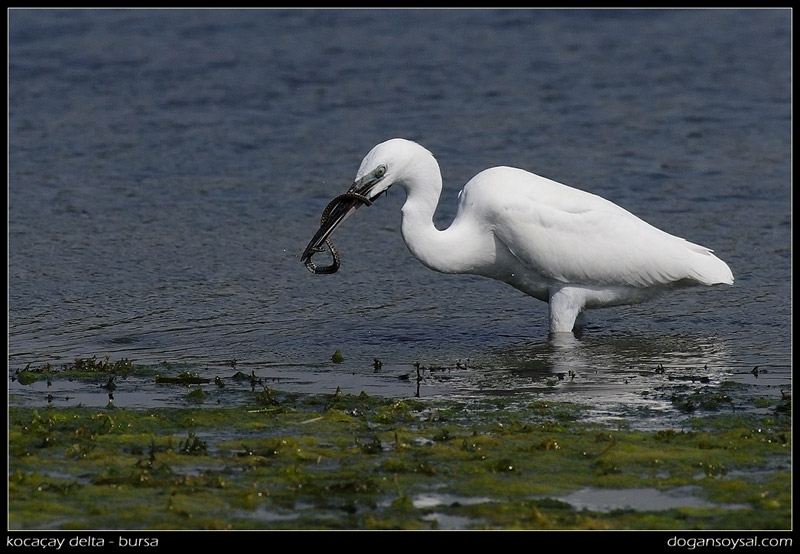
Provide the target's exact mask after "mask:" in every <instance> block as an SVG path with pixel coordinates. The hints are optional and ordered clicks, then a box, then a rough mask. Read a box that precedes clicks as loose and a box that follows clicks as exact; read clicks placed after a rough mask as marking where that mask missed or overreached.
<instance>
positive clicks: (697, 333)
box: [8, 9, 792, 411]
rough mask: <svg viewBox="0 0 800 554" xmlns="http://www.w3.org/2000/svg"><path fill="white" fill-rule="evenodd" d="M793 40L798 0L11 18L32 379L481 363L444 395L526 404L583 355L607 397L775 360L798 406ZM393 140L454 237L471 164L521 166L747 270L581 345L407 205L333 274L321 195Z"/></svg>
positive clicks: (17, 298) (18, 282)
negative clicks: (439, 177)
mask: <svg viewBox="0 0 800 554" xmlns="http://www.w3.org/2000/svg"><path fill="white" fill-rule="evenodd" d="M790 53H791V14H790V12H789V11H788V10H777V9H775V10H746V11H745V10H666V11H661V10H643V11H627V10H607V11H587V10H563V11H562V10H230V11H229V10H21V9H14V10H11V11H10V12H9V141H10V146H9V185H8V187H9V188H8V201H9V213H8V231H9V240H8V246H9V255H8V277H9V289H8V323H9V334H8V339H9V347H8V359H9V372H10V375H13V374H14V372H15V371H16V370H18V369H20V368H23V367H25V366H26V365H27V364H32V365H33V366H37V365H41V364H44V363H51V364H54V365H58V364H62V363H68V362H70V361H71V360H72V359H73V358H75V357H86V356H92V355H97V356H98V357H102V356H106V355H108V356H110V357H111V358H112V359H113V360H116V359H119V358H123V357H124V358H129V359H132V360H134V362H136V363H143V364H156V363H160V362H164V361H168V362H170V363H177V364H189V365H193V366H195V367H198V368H201V369H207V370H208V371H212V372H213V371H222V370H221V369H220V368H224V367H226V366H225V364H226V361H227V360H231V359H236V360H237V364H238V365H237V367H238V368H239V369H242V370H244V371H246V372H248V373H249V372H250V371H254V372H255V373H256V374H258V375H261V376H264V377H273V378H275V379H280V380H281V382H282V383H283V384H284V385H286V386H294V387H297V388H302V389H303V390H312V391H316V392H330V391H332V390H335V388H336V387H337V386H341V387H342V388H343V390H353V391H356V392H357V391H359V390H366V391H369V392H380V393H383V394H388V395H396V396H407V395H410V394H413V393H414V392H415V391H414V386H413V385H414V383H413V380H411V381H407V380H403V379H399V378H398V375H400V376H402V374H404V373H407V372H408V371H409V369H410V368H411V367H412V364H413V363H414V362H420V363H422V364H439V365H444V366H448V367H456V366H460V365H461V364H462V361H464V360H466V359H469V360H470V362H469V364H471V367H476V368H477V367H481V368H483V370H480V371H479V370H476V371H470V372H466V373H461V374H458V375H460V376H461V377H459V378H458V379H455V378H454V380H453V381H450V382H449V381H447V380H442V379H439V380H436V379H433V378H431V379H428V380H427V381H425V383H424V386H427V387H430V388H429V389H428V390H429V391H430V392H431V393H441V394H446V393H453V392H454V391H455V390H459V391H465V390H466V391H476V390H480V391H484V392H486V391H488V393H489V394H495V393H496V394H510V393H513V391H517V390H526V389H537V387H539V386H540V385H541V379H542V378H544V377H541V376H542V375H547V374H550V375H552V374H558V373H559V372H564V371H569V370H570V369H573V370H577V373H578V375H579V378H577V379H575V380H574V381H572V382H570V381H568V380H567V381H564V382H559V383H557V385H556V386H555V387H553V386H550V387H549V388H548V389H546V390H552V391H554V392H555V393H556V394H558V393H561V394H562V395H563V397H564V398H567V399H569V398H572V397H571V396H570V395H578V396H579V397H580V399H581V400H582V401H586V400H587V398H588V399H589V401H591V402H594V403H595V404H596V405H597V409H598V410H599V411H603V410H604V409H605V408H604V406H605V404H604V403H605V402H606V401H609V402H610V401H612V400H617V401H619V400H620V398H623V396H622V392H621V390H622V389H624V386H623V385H624V384H626V383H629V382H630V379H629V377H631V375H630V374H627V373H626V372H627V371H630V370H631V369H634V370H635V369H639V368H652V367H655V366H656V365H657V364H659V363H660V364H663V365H664V366H665V367H668V368H673V369H675V370H676V371H678V370H680V369H681V368H685V367H689V366H691V367H703V366H704V365H705V366H707V367H708V368H709V369H708V371H710V372H713V378H714V379H715V380H716V381H717V382H720V381H723V380H726V379H731V378H733V379H739V380H741V381H742V382H748V383H751V384H752V383H753V382H754V381H753V379H751V378H749V377H747V376H749V375H750V373H749V372H750V370H751V369H752V367H753V366H756V365H758V366H759V367H760V368H761V377H760V378H759V379H760V380H758V381H757V383H758V384H759V385H761V386H763V387H765V388H764V389H763V390H760V391H759V392H762V393H763V394H766V395H776V394H779V389H781V388H783V389H784V390H787V388H788V387H789V385H790V379H791V375H790V373H791V354H790V352H791V238H790V236H791V223H792V220H791V206H790V198H791V148H790V144H791V138H790V137H791V125H790V124H791V54H790ZM395 136H402V137H406V138H410V139H413V140H416V141H418V142H420V143H422V144H423V145H424V146H426V147H427V148H428V149H429V150H431V151H432V152H433V153H434V155H435V156H436V157H437V159H438V161H439V163H440V165H441V167H442V173H443V176H444V181H445V185H444V191H443V195H442V203H441V206H440V208H439V211H438V212H437V218H436V220H437V224H438V225H440V226H446V225H447V224H449V222H450V220H451V219H452V217H453V216H454V210H455V206H456V196H457V193H458V190H460V188H461V186H462V185H463V184H464V183H465V182H466V181H467V180H468V179H469V178H470V177H471V176H472V175H474V174H475V173H477V172H478V171H480V170H482V169H484V168H486V167H490V166H493V165H501V164H502V165H513V166H518V167H522V168H525V169H528V170H530V171H533V172H535V173H538V174H540V175H543V176H546V177H549V178H552V179H555V180H558V181H561V182H564V183H566V184H569V185H572V186H576V187H578V188H583V189H584V190H588V191H591V192H594V193H597V194H600V195H602V196H604V197H606V198H609V199H611V200H613V201H614V202H616V203H618V204H620V205H622V206H623V207H625V208H626V209H628V210H630V211H632V212H634V213H636V214H637V215H639V216H640V217H642V218H643V219H645V220H647V221H649V222H650V223H652V224H654V225H656V226H657V227H660V228H663V229H664V230H666V231H668V232H670V233H673V234H676V235H679V236H683V237H685V238H687V239H689V240H691V241H693V242H697V243H699V244H702V245H705V246H708V247H710V248H713V249H714V250H715V251H716V252H717V254H718V255H719V256H720V257H721V258H722V259H723V260H725V261H726V262H728V264H729V265H730V266H731V268H732V270H733V273H734V275H735V278H736V284H735V285H734V286H733V287H717V288H711V289H704V290H692V291H682V292H679V293H676V294H674V295H669V296H664V297H662V298H659V299H658V300H656V301H654V302H651V303H648V304H643V305H640V306H633V307H622V308H614V309H608V310H602V311H595V312H590V313H589V319H588V321H589V326H588V328H587V329H586V332H585V334H584V335H583V337H581V339H580V341H579V342H578V345H577V347H575V348H571V349H566V350H564V349H562V348H560V347H559V346H557V345H553V344H551V343H550V342H549V341H548V338H547V307H546V305H545V304H543V303H541V302H538V301H536V300H533V299H530V298H527V297H524V296H523V295H521V293H519V292H517V291H515V290H514V289H512V288H510V287H508V286H506V285H503V284H500V283H496V282H493V281H490V280H486V279H481V278H478V277H471V276H453V275H441V274H437V273H434V272H432V271H430V270H428V269H426V268H424V267H423V266H422V265H421V264H419V263H418V262H417V261H416V260H415V259H414V258H413V257H412V256H411V254H410V253H409V252H408V250H407V249H406V247H405V245H404V244H403V241H402V238H401V237H400V233H399V224H400V213H399V208H400V206H401V205H402V202H403V198H402V192H400V191H392V194H390V195H389V196H388V197H387V198H385V199H381V200H380V201H379V202H378V203H376V204H375V205H374V206H372V207H369V208H363V209H361V210H359V212H358V213H357V214H356V216H354V217H353V218H351V219H350V220H349V221H348V222H347V224H346V225H345V226H343V227H342V228H341V229H340V230H338V231H337V235H336V236H337V241H336V242H337V246H338V248H339V250H340V252H341V254H342V259H343V265H342V268H341V270H340V271H339V272H338V273H337V274H335V275H332V276H314V275H311V274H310V273H309V272H307V271H306V269H305V268H304V267H303V265H302V264H301V263H300V261H299V254H300V253H301V252H302V250H303V248H304V247H305V245H306V243H307V241H308V240H309V239H310V238H311V236H312V235H313V233H314V232H315V231H316V229H317V226H318V222H319V216H320V214H321V212H322V210H323V208H324V207H325V205H326V204H327V202H328V201H329V200H330V199H331V198H333V197H334V196H336V195H337V194H339V193H341V192H343V191H344V190H346V189H347V187H348V186H349V184H350V183H351V182H352V180H353V177H354V175H355V171H356V169H357V168H358V165H359V164H360V161H361V158H362V157H363V156H364V155H365V154H366V153H367V152H368V151H369V150H370V148H371V147H372V146H373V145H374V144H376V143H378V142H381V141H383V140H386V139H388V138H392V137H395ZM335 349H340V350H341V351H342V353H343V355H344V356H345V362H344V363H343V364H341V365H335V364H331V363H330V358H331V354H332V353H333V351H334V350H335ZM376 357H377V358H379V359H381V360H382V361H383V364H384V365H383V369H382V370H381V372H375V371H374V369H373V359H374V358H376ZM737 376H739V377H737ZM741 376H744V377H741ZM581 379H583V381H581ZM634 381H635V380H634ZM581 383H584V384H586V383H590V384H592V385H593V386H583V387H582V386H581ZM657 384H658V383H655V382H653V381H648V382H647V383H646V384H645V385H644V386H645V388H646V387H652V386H656V385H657ZM10 386H11V387H12V392H13V393H14V394H15V396H14V398H17V399H19V398H22V399H23V401H30V402H34V401H36V399H37V398H38V399H41V397H42V396H43V392H42V391H38V392H36V393H35V394H30V395H29V396H27V397H26V396H25V395H24V392H25V391H30V390H31V389H30V388H28V389H25V388H23V387H21V386H19V385H18V384H17V383H16V382H11V385H10ZM570 387H572V388H570ZM640 390H641V386H640V385H638V384H635V386H633V387H632V389H631V391H630V394H631V395H632V397H637V396H636V394H635V393H636V392H637V391H640ZM20 395H21V396H20ZM37 395H38V396H37ZM117 397H118V402H119V401H120V400H119V399H122V398H124V392H123V391H120V392H119V393H118V395H117ZM73 398H74V395H73ZM151 398H152V396H151ZM26 399H27V400H26ZM623 400H624V398H623ZM84 401H85V400H84ZM102 402H103V403H104V402H105V399H103V400H102Z"/></svg>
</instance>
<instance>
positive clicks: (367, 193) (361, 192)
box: [300, 165, 386, 263]
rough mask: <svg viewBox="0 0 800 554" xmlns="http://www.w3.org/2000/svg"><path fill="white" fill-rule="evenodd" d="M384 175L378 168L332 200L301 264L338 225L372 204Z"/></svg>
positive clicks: (382, 169) (309, 257) (306, 260)
mask: <svg viewBox="0 0 800 554" xmlns="http://www.w3.org/2000/svg"><path fill="white" fill-rule="evenodd" d="M385 174H386V166H384V165H381V166H378V168H377V169H375V170H374V171H372V172H371V173H368V174H367V175H364V176H363V177H362V178H361V179H359V180H357V181H356V182H354V183H353V185H352V186H351V187H350V188H349V189H348V190H347V192H346V193H345V194H342V195H339V196H337V197H336V198H334V199H333V200H332V201H331V203H330V204H328V207H327V208H325V212H324V213H323V216H322V223H321V224H320V227H319V230H318V231H317V232H316V234H315V235H314V238H312V239H311V242H309V243H308V246H306V249H305V250H303V254H302V256H300V260H301V261H302V262H303V263H306V262H308V261H309V260H310V259H311V256H313V255H314V254H316V253H317V252H320V251H321V250H322V245H323V244H324V243H325V241H326V240H327V239H328V238H329V237H330V236H331V234H332V233H333V232H334V231H335V230H336V228H337V227H339V225H341V224H342V223H344V222H345V220H347V218H348V217H350V216H351V215H353V213H354V212H355V211H356V210H357V209H358V208H360V207H361V206H362V205H364V204H366V205H367V206H369V205H371V204H372V201H373V200H374V199H375V198H377V197H378V195H379V194H380V193H381V192H384V191H378V192H377V193H375V194H371V192H372V189H373V188H375V185H377V184H378V183H379V182H380V181H381V180H382V179H383V176H384V175H385Z"/></svg>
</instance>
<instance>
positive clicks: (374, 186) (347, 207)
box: [301, 139, 441, 263]
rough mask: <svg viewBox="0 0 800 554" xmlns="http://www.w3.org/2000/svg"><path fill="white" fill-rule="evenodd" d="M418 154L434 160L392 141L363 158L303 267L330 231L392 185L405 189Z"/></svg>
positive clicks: (409, 144) (408, 145)
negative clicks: (399, 185)
mask: <svg viewBox="0 0 800 554" xmlns="http://www.w3.org/2000/svg"><path fill="white" fill-rule="evenodd" d="M421 151H422V152H425V153H427V154H428V156H429V157H430V159H431V160H433V156H432V155H431V154H430V152H428V151H427V150H425V149H424V148H422V147H421V146H420V145H418V144H416V143H415V142H411V141H409V140H405V139H391V140H388V141H386V142H383V143H381V144H378V145H377V146H375V147H374V148H373V149H372V150H371V151H370V152H369V154H367V155H366V157H364V160H363V161H362V162H361V166H360V167H359V169H358V172H357V173H356V179H355V181H354V182H353V184H352V185H351V186H350V188H349V189H348V190H347V192H346V193H344V194H341V195H339V196H337V197H336V198H334V199H333V200H332V201H331V203H330V204H328V207H327V208H326V209H325V216H324V217H323V221H322V223H321V225H320V228H319V230H318V231H317V233H316V234H315V235H314V238H312V239H311V242H309V243H308V246H307V247H306V249H305V251H303V254H302V256H301V260H302V261H303V262H304V263H305V262H307V261H309V260H310V259H311V256H313V255H314V253H316V252H320V251H321V249H322V244H323V243H324V242H325V241H326V240H327V239H328V238H329V237H330V236H331V234H332V233H333V231H334V230H336V228H337V227H339V226H340V225H341V224H342V223H344V222H345V220H347V218H348V217H350V216H351V215H352V214H353V213H354V212H355V211H356V210H357V209H358V208H360V207H361V206H363V205H365V204H366V205H368V206H369V205H371V204H372V202H373V201H375V200H376V199H377V198H378V197H379V196H380V195H381V194H382V193H384V192H386V191H387V190H389V187H391V186H392V185H393V184H395V183H400V184H401V185H404V183H405V181H406V177H407V176H408V175H409V174H410V173H411V172H413V170H414V167H415V160H418V158H417V157H418V156H419V154H420V152H421ZM434 165H435V162H434ZM437 171H438V167H437ZM440 179H441V177H440Z"/></svg>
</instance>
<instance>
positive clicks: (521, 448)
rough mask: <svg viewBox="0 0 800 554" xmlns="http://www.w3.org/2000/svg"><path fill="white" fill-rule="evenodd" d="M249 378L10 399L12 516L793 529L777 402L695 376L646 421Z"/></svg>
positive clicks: (157, 521)
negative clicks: (685, 498) (633, 500)
mask: <svg viewBox="0 0 800 554" xmlns="http://www.w3.org/2000/svg"><path fill="white" fill-rule="evenodd" d="M95 365H97V364H95ZM253 385H254V386H253V390H252V392H251V393H250V397H249V398H250V402H249V403H248V404H247V405H244V406H238V407H219V406H216V407H208V406H203V405H202V397H201V398H198V399H196V401H192V402H190V403H189V404H188V405H187V407H181V408H170V409H166V408H160V409H119V408H113V407H107V408H106V409H91V408H82V407H66V408H65V407H58V408H57V407H54V406H48V407H46V408H41V409H31V408H18V407H12V408H10V409H9V464H10V466H9V525H10V527H11V528H12V529H42V528H50V529H100V528H102V529H429V528H436V527H437V526H438V525H439V522H440V520H442V518H445V517H446V518H450V520H453V521H459V522H460V526H462V527H464V528H474V529H491V528H493V529H743V528H747V529H788V528H790V526H791V495H790V492H789V491H790V490H791V486H790V485H791V474H790V473H791V472H790V471H789V466H790V463H791V425H790V413H788V411H787V410H786V409H785V406H784V404H782V403H781V404H778V405H775V404H772V405H769V406H767V405H765V402H764V400H763V399H759V400H758V402H759V406H758V407H759V409H761V410H762V411H764V410H766V411H764V415H759V416H753V415H752V414H749V415H744V414H742V413H741V412H739V411H735V410H726V409H725V407H726V406H727V405H729V402H728V401H727V400H725V398H724V396H716V395H717V394H718V393H719V391H709V390H706V389H704V388H702V387H701V388H693V389H686V390H685V391H684V392H680V394H683V395H684V398H683V399H681V398H676V401H677V403H676V409H679V410H683V408H682V407H681V406H683V405H684V403H683V402H684V400H686V401H690V402H691V403H692V405H693V409H692V410H691V412H690V415H689V416H688V417H689V418H690V419H689V420H688V424H686V425H684V426H682V427H681V428H680V429H673V428H668V429H661V430H656V431H641V430H630V429H627V428H626V426H625V425H620V424H619V422H617V424H616V425H615V426H614V427H613V428H612V427H609V426H607V425H600V424H597V423H585V422H584V418H583V417H582V416H583V414H584V411H585V407H583V406H579V405H573V404H570V403H564V402H543V401H534V402H527V403H525V402H520V401H518V400H516V401H515V400H513V399H510V398H507V397H506V398H492V397H487V398H484V399H480V400H475V399H473V400H470V401H466V400H463V401H462V400H452V399H426V400H424V401H423V400H418V399H413V400H411V399H406V400H396V399H385V398H380V397H374V396H369V395H366V394H364V393H362V394H359V395H350V394H342V393H341V392H340V391H335V392H333V393H332V394H327V395H304V394H296V393H286V392H282V391H280V390H274V389H271V388H268V387H264V386H262V387H261V388H260V390H259V388H258V387H256V386H255V383H253ZM194 390H201V389H194ZM722 393H723V395H724V394H725V392H724V390H723V391H722ZM189 394H190V395H191V394H192V392H190V393H189ZM779 408H780V409H779ZM687 486H691V487H693V489H696V491H697V492H696V493H695V494H696V495H697V496H698V497H699V498H702V499H703V500H704V501H705V504H704V505H703V506H701V507H692V506H687V507H679V508H671V509H666V510H663V509H657V508H655V507H654V508H653V509H650V510H648V509H644V510H627V509H618V510H611V511H600V510H585V509H583V510H577V509H576V508H574V507H573V506H572V505H570V504H569V503H567V502H564V501H563V500H560V499H561V498H564V497H565V496H566V495H568V494H569V493H571V492H574V491H576V490H579V489H597V490H605V491H615V490H623V489H624V490H630V489H637V488H641V489H642V490H645V489H648V490H649V489H655V490H658V491H665V492H668V491H673V490H679V489H681V488H682V487H687ZM422 497H425V498H438V499H442V501H441V502H439V503H437V504H436V505H432V504H431V503H430V502H420V501H419V499H420V498H422Z"/></svg>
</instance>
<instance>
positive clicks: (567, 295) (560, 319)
mask: <svg viewBox="0 0 800 554" xmlns="http://www.w3.org/2000/svg"><path fill="white" fill-rule="evenodd" d="M585 302H586V295H585V294H584V291H582V290H580V289H575V288H571V287H568V286H559V287H553V288H551V289H550V332H551V333H571V332H572V329H573V328H574V327H575V320H576V319H577V318H578V316H579V315H580V313H581V312H582V311H583V308H584V305H585Z"/></svg>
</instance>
